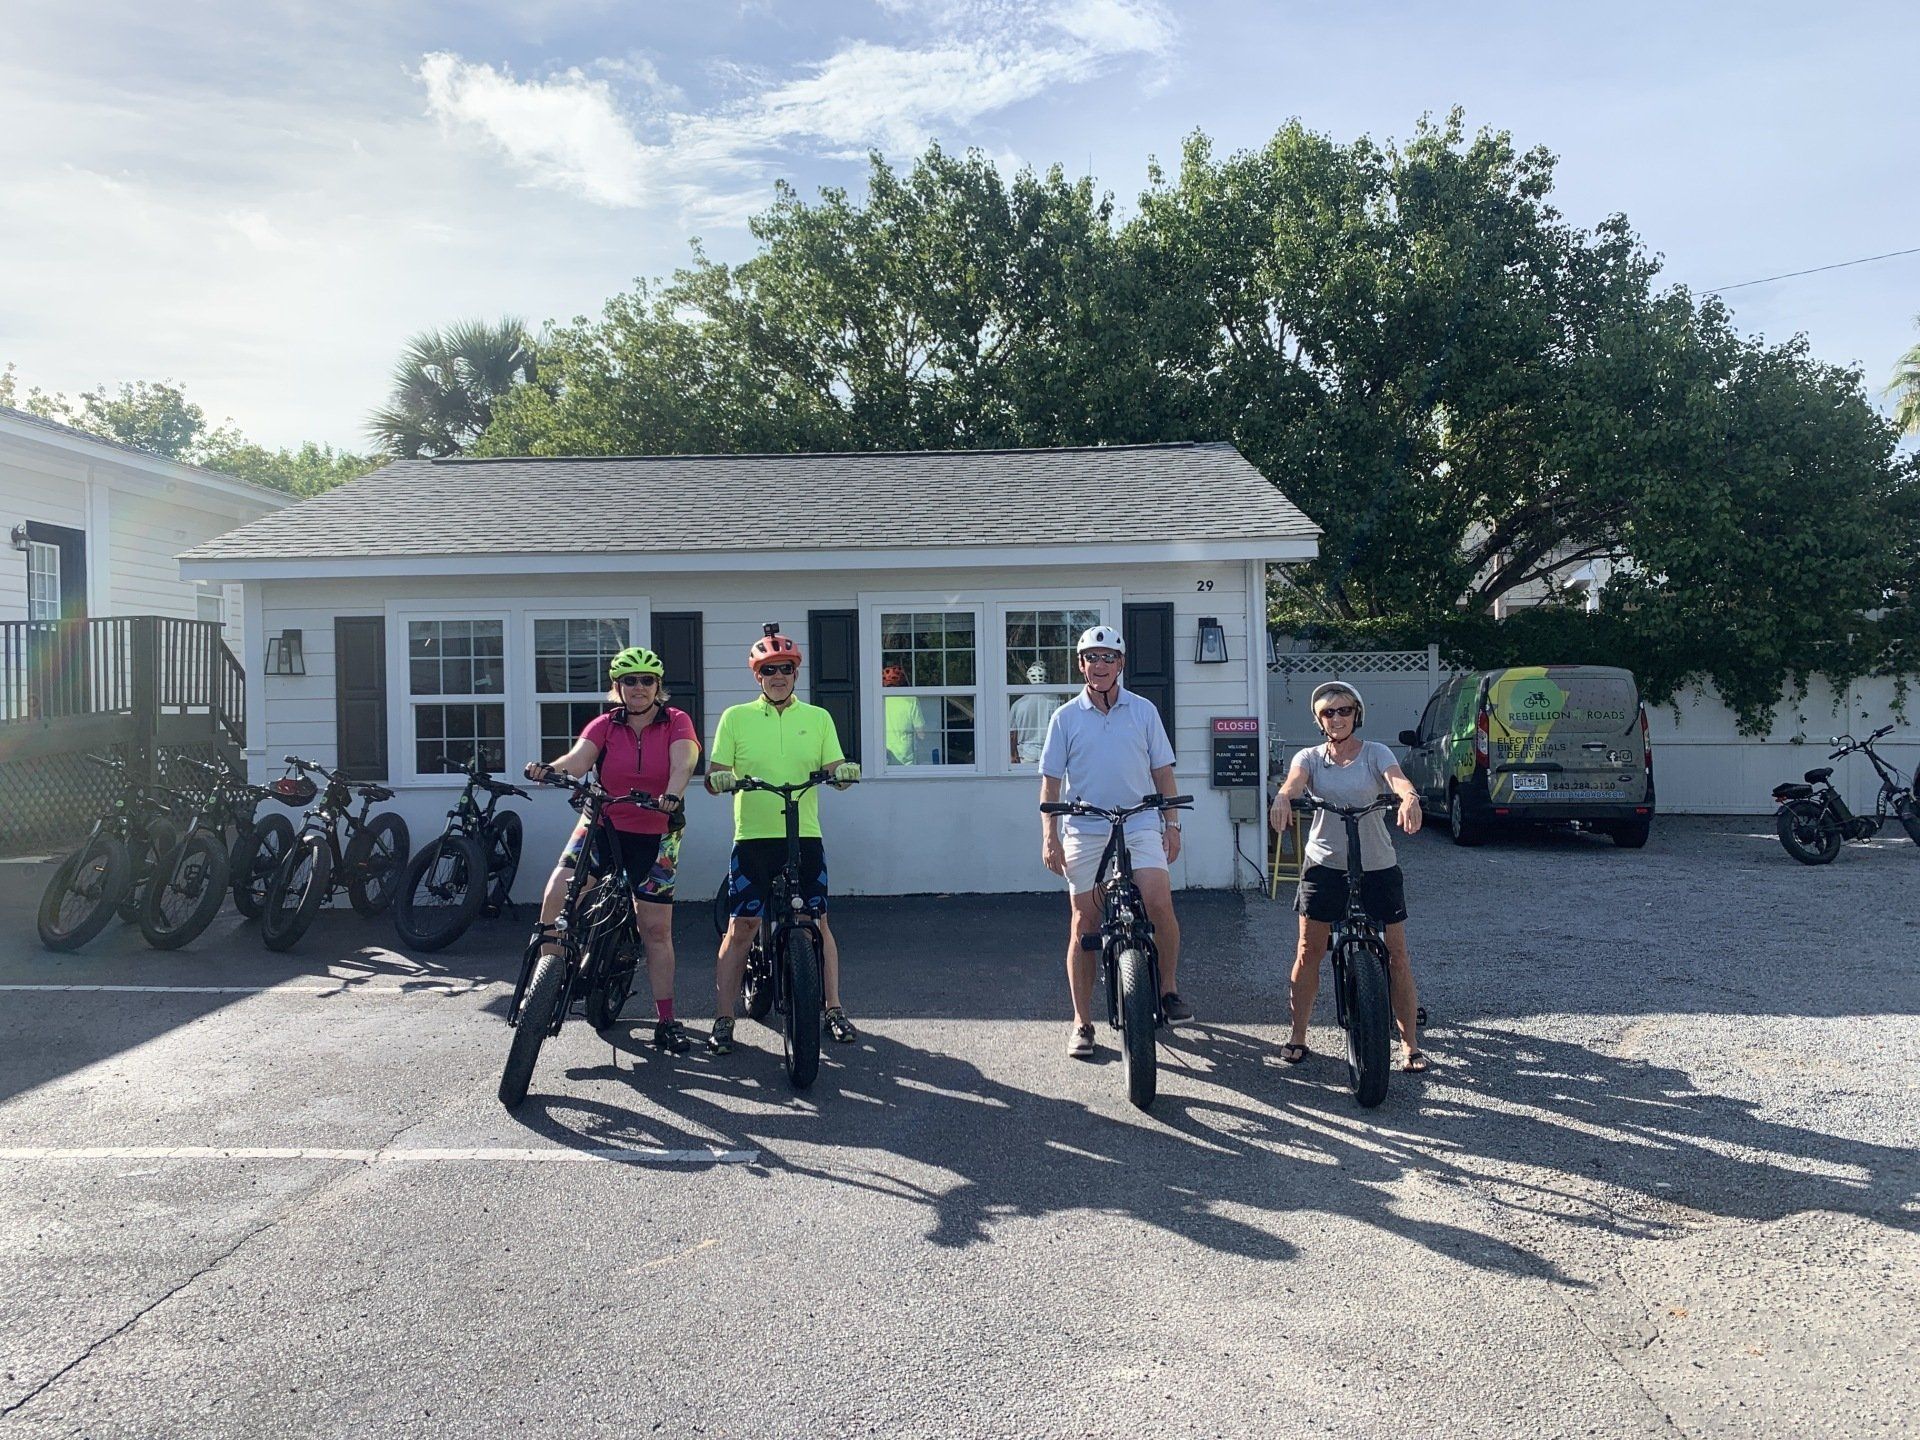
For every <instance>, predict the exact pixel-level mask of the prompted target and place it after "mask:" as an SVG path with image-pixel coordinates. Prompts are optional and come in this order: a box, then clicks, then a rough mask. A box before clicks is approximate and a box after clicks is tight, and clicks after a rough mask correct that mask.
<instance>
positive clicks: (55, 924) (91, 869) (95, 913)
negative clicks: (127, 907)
mask: <svg viewBox="0 0 1920 1440" xmlns="http://www.w3.org/2000/svg"><path fill="white" fill-rule="evenodd" d="M132 884H133V861H132V860H130V859H129V858H128V856H127V847H126V845H125V844H124V843H122V841H121V840H120V837H119V836H117V835H96V836H95V837H94V838H93V839H92V840H91V841H89V842H88V843H87V844H85V845H83V846H81V848H80V849H78V850H76V851H74V852H73V854H71V855H69V856H68V857H67V858H66V859H65V860H63V861H61V862H60V867H59V868H58V869H57V870H55V871H54V872H53V878H52V879H51V880H49V881H48V882H47V888H46V891H45V893H44V894H42V895H41V897H40V914H39V924H40V943H41V944H42V945H44V946H46V947H47V949H49V950H61V951H65V950H78V949H79V948H80V947H81V946H82V945H84V944H86V943H87V942H88V941H89V940H91V939H93V937H94V936H96V935H98V934H99V933H100V932H101V931H102V930H104V929H106V928H107V922H108V921H109V920H111V919H112V918H113V912H114V910H115V908H116V907H117V906H118V905H119V904H120V901H121V899H122V897H123V896H124V895H125V893H126V891H127V889H128V887H129V886H131V885H132ZM70 902H71V903H70Z"/></svg>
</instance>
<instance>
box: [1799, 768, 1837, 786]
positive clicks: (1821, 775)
mask: <svg viewBox="0 0 1920 1440" xmlns="http://www.w3.org/2000/svg"><path fill="white" fill-rule="evenodd" d="M1831 774H1833V767H1832V766H1831V765H1822V766H1821V767H1820V768H1819V769H1818V770H1809V771H1807V773H1806V777H1805V778H1806V782H1807V783H1808V784H1809V785H1818V784H1819V783H1820V782H1821V781H1822V780H1824V779H1826V778H1827V777H1828V776H1829V775H1831Z"/></svg>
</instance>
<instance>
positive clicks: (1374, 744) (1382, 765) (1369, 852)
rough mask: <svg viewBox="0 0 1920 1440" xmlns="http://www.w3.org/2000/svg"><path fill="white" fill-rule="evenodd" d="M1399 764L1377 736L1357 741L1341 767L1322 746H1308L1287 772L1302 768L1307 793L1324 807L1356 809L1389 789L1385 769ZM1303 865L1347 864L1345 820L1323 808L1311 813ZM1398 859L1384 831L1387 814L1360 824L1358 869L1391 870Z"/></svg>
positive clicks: (1337, 866) (1343, 866) (1390, 837)
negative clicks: (1354, 752) (1354, 750)
mask: <svg viewBox="0 0 1920 1440" xmlns="http://www.w3.org/2000/svg"><path fill="white" fill-rule="evenodd" d="M1399 763H1400V762H1399V761H1398V760H1396V759H1395V758H1394V755H1393V751H1391V750H1389V749H1388V748H1387V747H1386V746H1384V745H1382V744H1381V743H1380V742H1379V741H1378V740H1363V741H1361V742H1360V753H1359V754H1358V755H1356V756H1354V757H1353V759H1351V760H1349V761H1348V762H1347V763H1346V764H1344V765H1336V764H1334V763H1333V762H1332V761H1331V760H1329V759H1327V747H1326V746H1324V745H1313V746H1309V747H1308V748H1307V749H1305V750H1302V751H1300V752H1299V753H1298V754H1297V755H1295V756H1294V757H1293V764H1291V765H1289V766H1288V767H1287V770H1288V773H1289V774H1291V773H1292V772H1293V771H1294V770H1296V769H1300V768H1303V767H1304V768H1305V770H1306V772H1307V793H1308V794H1309V795H1311V796H1312V797H1313V798H1314V799H1316V800H1324V801H1326V803H1327V804H1329V805H1339V806H1341V807H1342V808H1344V809H1347V810H1358V809H1359V808H1360V807H1361V806H1363V805H1371V804H1372V803H1373V802H1374V801H1375V800H1377V799H1379V798H1380V796H1381V795H1382V794H1383V793H1385V792H1387V791H1388V790H1390V789H1391V788H1392V787H1391V786H1389V785H1388V784H1387V771H1388V769H1389V768H1391V767H1392V766H1395V765H1398V764H1399ZM1306 860H1307V864H1309V865H1330V866H1332V867H1333V868H1334V869H1336V870H1344V869H1346V868H1347V822H1346V821H1344V820H1342V819H1341V818H1340V817H1339V816H1338V815H1329V814H1327V812H1326V811H1324V810H1316V811H1314V812H1313V828H1312V829H1311V830H1309V831H1308V832H1307V855H1306ZM1398 863H1399V861H1398V859H1397V858H1396V857H1395V855H1394V853H1393V835H1392V832H1391V831H1389V830H1388V829H1387V815H1386V813H1385V812H1379V813H1376V814H1373V815H1369V816H1367V818H1366V819H1364V820H1362V821H1361V822H1360V868H1361V869H1362V870H1391V869H1392V868H1393V867H1394V866H1395V865H1396V864H1398Z"/></svg>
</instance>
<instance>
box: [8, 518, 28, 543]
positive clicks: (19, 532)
mask: <svg viewBox="0 0 1920 1440" xmlns="http://www.w3.org/2000/svg"><path fill="white" fill-rule="evenodd" d="M11 538H12V540H13V548H14V549H16V550H24V549H26V548H27V522H26V521H24V520H22V521H21V522H20V523H19V524H18V525H16V526H14V527H13V535H12V537H11Z"/></svg>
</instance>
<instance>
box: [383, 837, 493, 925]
mask: <svg viewBox="0 0 1920 1440" xmlns="http://www.w3.org/2000/svg"><path fill="white" fill-rule="evenodd" d="M486 865H487V860H486V856H484V855H483V854H481V853H480V844H479V842H478V841H476V840H472V839H469V838H468V837H467V836H465V835H441V836H439V837H437V838H436V839H434V840H433V841H431V842H430V843H429V844H427V845H425V846H423V847H422V848H421V850H420V853H419V854H417V855H415V856H414V857H413V858H412V859H411V860H409V861H408V862H407V869H406V873H405V875H403V876H402V877H401V880H400V892H399V894H397V895H396V896H395V897H394V901H393V928H394V929H395V930H396V931H398V932H399V935H400V938H401V939H402V940H403V941H405V942H406V944H407V945H408V946H409V947H411V948H412V949H415V950H443V949H445V948H446V947H447V946H449V945H451V944H452V943H453V942H454V941H456V940H458V939H459V938H460V937H461V936H462V935H464V934H466V931H467V927H468V926H469V925H471V924H473V922H474V917H476V916H477V915H479V913H480V907H481V906H482V905H483V904H485V903H486V898H487V882H486Z"/></svg>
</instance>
